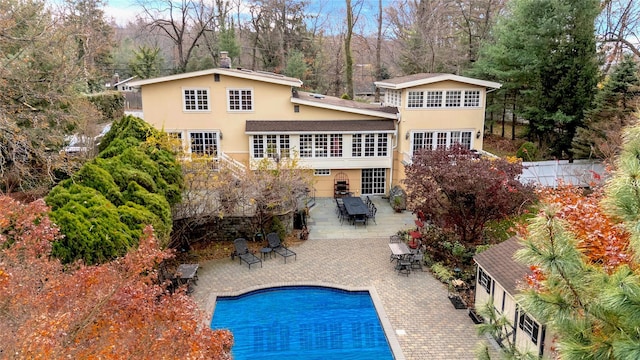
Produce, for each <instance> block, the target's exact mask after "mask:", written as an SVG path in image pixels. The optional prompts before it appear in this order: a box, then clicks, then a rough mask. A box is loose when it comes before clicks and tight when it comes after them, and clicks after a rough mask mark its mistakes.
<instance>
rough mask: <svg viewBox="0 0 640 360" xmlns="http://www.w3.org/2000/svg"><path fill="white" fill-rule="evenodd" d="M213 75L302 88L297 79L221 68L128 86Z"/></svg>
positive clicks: (144, 80)
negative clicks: (278, 77)
mask: <svg viewBox="0 0 640 360" xmlns="http://www.w3.org/2000/svg"><path fill="white" fill-rule="evenodd" d="M213 74H220V75H226V76H231V77H236V78H242V79H250V80H256V81H263V82H268V83H273V84H279V85H286V86H293V87H300V86H302V81H301V80H299V79H295V80H289V79H286V78H283V79H276V78H268V77H265V76H259V75H256V74H254V73H249V72H247V73H246V74H244V73H242V72H238V71H232V70H229V69H223V68H215V69H207V70H201V71H194V72H189V73H183V74H176V75H169V76H163V77H159V78H153V79H143V80H138V81H132V82H131V83H130V84H129V85H130V86H133V87H140V86H144V85H150V84H158V83H162V82H167V81H175V80H182V79H189V78H194V77H199V76H208V75H213Z"/></svg>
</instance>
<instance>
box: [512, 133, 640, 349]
mask: <svg viewBox="0 0 640 360" xmlns="http://www.w3.org/2000/svg"><path fill="white" fill-rule="evenodd" d="M639 154H640V126H635V127H633V128H630V129H628V130H627V132H626V136H625V145H624V147H623V150H622V153H621V154H620V156H619V158H618V160H617V163H616V169H617V170H616V171H615V172H614V174H613V176H612V178H611V179H610V180H609V181H608V182H607V185H606V186H605V188H604V190H603V191H600V190H597V191H596V192H594V193H593V194H590V195H583V194H582V193H581V190H578V189H574V188H568V187H564V188H561V189H559V190H558V191H547V192H546V194H545V196H544V203H545V204H546V205H545V206H544V208H543V210H542V211H541V212H540V214H539V215H538V216H537V218H536V219H534V221H533V222H532V223H531V224H530V225H529V226H528V228H527V232H526V233H525V234H524V237H525V241H524V244H525V248H524V249H522V250H521V251H519V252H518V253H517V255H516V257H517V258H518V259H519V260H521V261H523V262H525V263H527V264H529V265H530V266H531V267H532V269H533V270H534V275H533V276H531V277H530V278H529V279H528V282H529V285H530V286H529V287H528V289H525V290H524V291H523V294H522V296H521V298H520V299H519V303H520V305H521V306H522V307H523V308H524V310H525V311H526V312H528V313H530V314H532V315H533V316H534V317H535V318H536V319H538V320H540V321H541V322H542V323H544V324H546V325H547V327H548V328H549V329H550V331H551V332H552V333H553V334H556V337H557V340H556V341H557V345H556V350H557V352H558V356H559V357H560V358H562V359H640V330H639V329H640V268H639V267H638V264H639V260H640V258H639V254H640V226H638V224H639V223H640V157H639V156H638V155H639Z"/></svg>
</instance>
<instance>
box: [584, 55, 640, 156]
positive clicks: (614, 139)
mask: <svg viewBox="0 0 640 360" xmlns="http://www.w3.org/2000/svg"><path fill="white" fill-rule="evenodd" d="M638 95H640V77H639V74H638V64H637V63H636V62H635V60H634V59H633V57H632V56H630V55H629V56H625V57H624V59H623V60H622V62H621V63H620V64H618V65H617V66H616V67H615V68H614V69H613V72H612V74H611V76H610V77H609V79H607V81H606V82H605V83H604V86H603V87H602V89H601V90H600V91H599V92H598V94H597V95H596V98H595V100H594V109H593V110H591V111H589V112H588V113H587V116H586V119H585V123H584V125H583V127H580V128H578V131H577V133H576V137H575V138H574V140H573V143H572V146H573V151H574V154H575V155H576V157H579V158H591V157H596V158H602V159H610V158H613V157H614V156H615V155H617V154H618V152H619V150H620V147H621V145H622V129H623V128H624V127H626V126H628V125H630V124H631V122H632V121H633V120H634V116H633V113H634V112H635V111H636V110H637V107H638V105H639V102H638V101H639V97H638Z"/></svg>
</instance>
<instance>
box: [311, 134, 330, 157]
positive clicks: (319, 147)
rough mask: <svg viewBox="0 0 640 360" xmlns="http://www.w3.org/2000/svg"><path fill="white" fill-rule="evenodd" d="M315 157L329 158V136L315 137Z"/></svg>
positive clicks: (320, 135)
mask: <svg viewBox="0 0 640 360" xmlns="http://www.w3.org/2000/svg"><path fill="white" fill-rule="evenodd" d="M314 151H315V154H314V156H315V157H327V156H329V144H328V142H327V134H318V135H316V136H315V142H314Z"/></svg>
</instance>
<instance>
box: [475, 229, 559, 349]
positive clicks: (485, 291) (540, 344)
mask: <svg viewBox="0 0 640 360" xmlns="http://www.w3.org/2000/svg"><path fill="white" fill-rule="evenodd" d="M521 248H522V244H520V242H519V239H518V238H517V237H512V238H510V239H509V240H506V241H504V242H502V243H500V244H497V245H494V246H492V247H491V248H489V249H488V250H485V251H483V252H481V253H479V254H477V255H475V256H474V257H473V260H474V261H475V263H476V264H477V273H476V298H475V307H476V308H480V307H481V306H484V305H485V304H487V303H488V302H489V301H490V300H493V306H494V307H495V310H496V311H497V312H498V313H499V314H502V315H505V316H506V317H507V319H509V321H510V322H511V324H512V328H511V329H510V330H509V331H508V332H507V333H506V334H503V339H504V338H506V337H510V340H511V341H512V343H515V344H516V346H517V348H518V349H519V350H521V351H524V352H531V353H533V354H537V355H538V356H539V357H541V358H550V354H551V345H552V341H551V336H550V335H549V334H548V333H547V331H546V327H545V326H544V325H543V324H541V323H540V322H539V321H538V320H536V319H535V318H534V317H533V316H531V315H530V314H527V313H526V312H525V311H523V309H522V308H521V307H519V306H518V303H517V301H516V298H515V295H516V294H517V293H518V286H519V285H520V283H521V282H523V281H524V279H525V276H526V275H527V274H529V273H530V270H529V268H528V267H527V266H525V265H523V264H521V263H519V262H517V261H515V260H514V259H513V255H514V254H515V253H516V251H518V250H519V249H521ZM497 340H500V339H497Z"/></svg>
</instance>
